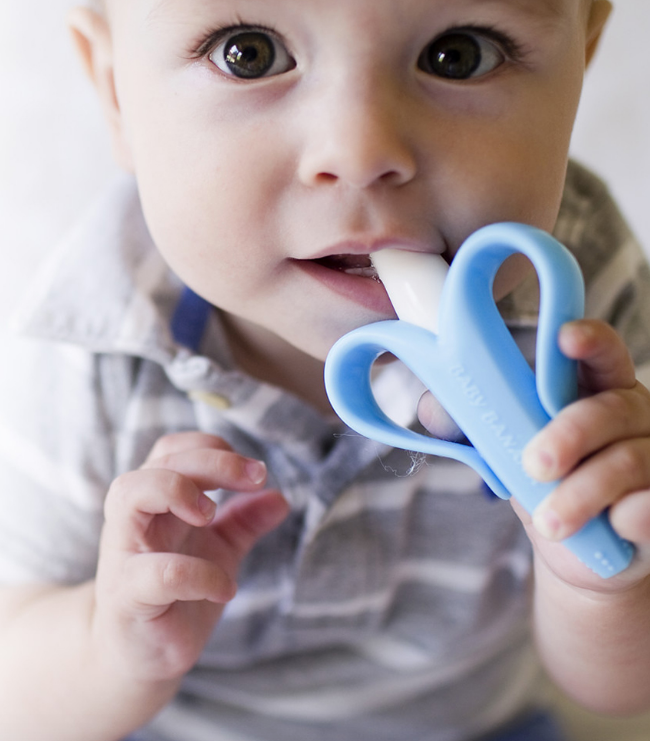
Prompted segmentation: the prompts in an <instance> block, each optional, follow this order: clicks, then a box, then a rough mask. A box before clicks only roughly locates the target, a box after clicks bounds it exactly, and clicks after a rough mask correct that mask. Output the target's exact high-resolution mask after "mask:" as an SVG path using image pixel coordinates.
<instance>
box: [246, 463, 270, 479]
mask: <svg viewBox="0 0 650 741" xmlns="http://www.w3.org/2000/svg"><path fill="white" fill-rule="evenodd" d="M246 475H247V476H248V478H249V479H250V480H251V481H252V482H253V483H254V484H261V483H262V482H263V481H264V480H265V479H266V464H265V463H264V462H263V461H256V460H249V461H247V463H246Z"/></svg>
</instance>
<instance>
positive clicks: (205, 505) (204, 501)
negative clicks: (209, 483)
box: [197, 494, 217, 520]
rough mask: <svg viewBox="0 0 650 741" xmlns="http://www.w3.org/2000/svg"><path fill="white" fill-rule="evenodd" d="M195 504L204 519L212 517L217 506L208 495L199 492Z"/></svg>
mask: <svg viewBox="0 0 650 741" xmlns="http://www.w3.org/2000/svg"><path fill="white" fill-rule="evenodd" d="M197 505H198V508H199V511H200V512H201V514H202V515H203V516H204V517H205V519H206V520H208V519H212V517H214V511H215V509H216V508H217V505H216V504H215V503H214V502H213V501H212V499H210V497H208V496H206V495H205V494H201V495H200V496H199V501H198V503H197Z"/></svg>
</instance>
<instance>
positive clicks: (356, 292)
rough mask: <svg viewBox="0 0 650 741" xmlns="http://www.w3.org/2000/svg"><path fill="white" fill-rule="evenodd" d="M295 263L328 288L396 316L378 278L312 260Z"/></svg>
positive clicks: (382, 312) (384, 315) (381, 313)
mask: <svg viewBox="0 0 650 741" xmlns="http://www.w3.org/2000/svg"><path fill="white" fill-rule="evenodd" d="M295 264H296V265H297V266H298V267H299V268H300V269H301V270H303V271H304V272H305V273H307V275H309V276H310V277H311V278H313V279H315V280H317V281H318V282H319V283H321V285H324V286H325V287H326V288H327V289H329V290H330V291H332V292H333V293H336V294H337V295H339V296H341V297H342V298H345V299H347V300H348V301H352V302H354V303H355V304H358V305H359V306H363V307H364V308H366V309H370V310H371V311H373V312H375V313H377V314H379V315H380V316H382V317H391V316H392V317H394V316H395V311H394V309H393V305H392V304H391V302H390V299H389V298H388V294H387V293H386V289H385V288H384V286H383V285H382V284H381V283H380V282H379V281H377V280H375V279H373V278H365V277H363V276H361V275H350V274H348V273H345V272H343V271H342V270H333V269H332V268H327V267H325V266H324V265H320V264H319V263H317V262H313V261H311V260H296V261H295Z"/></svg>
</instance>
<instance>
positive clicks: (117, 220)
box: [12, 176, 183, 363]
mask: <svg viewBox="0 0 650 741" xmlns="http://www.w3.org/2000/svg"><path fill="white" fill-rule="evenodd" d="M182 288H183V286H182V284H181V282H180V280H179V279H178V278H177V277H176V276H175V275H174V274H173V273H172V272H171V271H170V270H169V268H168V267H167V265H166V264H165V262H164V261H163V259H162V257H161V256H160V254H159V253H158V251H157V249H156V248H155V246H154V244H153V241H152V239H151V236H150V234H149V231H148V229H147V226H146V224H145V220H144V216H143V214H142V208H141V206H140V200H139V196H138V192H137V187H136V184H135V180H134V179H133V178H132V177H130V176H120V177H119V178H118V179H117V180H116V181H115V182H114V183H112V185H111V187H110V188H109V189H108V191H107V192H106V193H105V194H104V195H103V196H102V197H101V198H100V199H99V201H98V202H97V203H96V204H95V205H94V207H93V208H92V209H91V210H90V212H89V213H88V215H87V216H86V217H85V218H84V219H83V220H82V221H81V222H80V223H79V224H78V225H77V226H76V227H75V228H74V229H73V230H72V231H71V232H69V233H68V234H67V235H66V236H65V237H64V238H63V239H62V241H61V242H60V243H59V244H58V245H57V247H56V248H55V249H54V251H53V253H52V255H51V257H50V258H49V259H48V260H47V261H46V263H45V264H44V265H43V268H42V270H41V271H40V272H39V273H38V274H37V277H36V280H35V281H34V283H33V284H32V285H31V287H30V289H29V291H28V293H27V295H26V297H25V299H24V300H23V301H22V302H21V304H20V306H19V307H18V311H17V312H16V314H15V316H14V318H13V322H12V324H13V327H14V328H15V329H16V330H18V331H20V332H21V333H23V334H26V335H28V336H32V337H38V338H41V339H50V340H57V341H60V342H69V343H73V344H77V345H81V346H83V347H85V348H88V349H89V350H91V351H94V352H109V353H127V354H131V355H137V356H142V357H145V358H149V359H151V360H155V361H157V362H160V363H167V362H169V361H170V360H171V359H172V358H173V357H174V356H175V355H176V354H177V352H178V350H179V346H178V345H177V344H176V343H175V341H174V339H173V337H172V333H171V330H170V318H171V316H172V314H173V311H174V308H175V306H176V303H177V301H178V298H179V296H180V294H181V291H182Z"/></svg>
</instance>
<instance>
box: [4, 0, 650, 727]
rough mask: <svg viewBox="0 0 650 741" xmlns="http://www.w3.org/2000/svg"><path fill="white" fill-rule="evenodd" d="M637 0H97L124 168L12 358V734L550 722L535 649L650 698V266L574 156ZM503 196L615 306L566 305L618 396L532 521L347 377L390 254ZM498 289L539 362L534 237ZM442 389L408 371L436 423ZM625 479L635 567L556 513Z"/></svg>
mask: <svg viewBox="0 0 650 741" xmlns="http://www.w3.org/2000/svg"><path fill="white" fill-rule="evenodd" d="M609 11H610V4H609V2H607V0H107V1H106V2H105V3H103V4H102V5H101V6H99V5H98V6H97V7H94V8H92V9H91V8H78V9H76V10H74V11H73V13H72V14H71V16H70V25H71V28H72V32H73V36H74V39H75V42H76V45H77V47H78V49H79V51H80V54H81V58H82V60H83V62H84V65H85V67H86V69H87V71H88V73H89V76H90V78H91V80H92V82H93V83H94V85H95V87H96V89H97V92H98V94H99V98H100V100H101V103H102V106H103V109H104V112H105V114H106V119H107V121H108V124H109V128H110V134H111V140H112V147H113V151H114V154H115V158H116V159H117V161H118V162H119V164H120V165H121V166H122V167H123V169H124V170H125V171H126V174H125V176H124V178H122V179H120V180H119V181H118V182H117V183H115V184H114V185H113V186H112V187H111V189H110V190H109V191H108V192H107V194H106V196H105V197H104V198H103V199H102V200H101V202H100V203H99V204H98V205H97V207H96V208H95V209H94V210H93V212H92V213H91V214H90V215H89V216H88V217H87V218H86V219H85V220H84V221H83V222H82V223H81V224H80V226H79V227H78V228H77V229H76V230H75V231H74V232H73V233H72V234H71V235H70V237H69V239H67V240H66V242H65V243H64V244H63V245H62V247H61V249H59V250H58V251H57V253H56V255H55V257H54V258H53V260H52V262H51V263H50V264H49V265H48V266H47V269H46V271H45V272H44V274H43V275H42V277H41V278H40V279H39V281H38V282H37V284H36V286H35V288H34V291H33V292H32V293H31V294H30V297H29V298H28V300H27V301H26V303H25V305H24V306H23V307H22V309H21V312H20V316H19V318H18V320H17V321H18V323H19V326H20V328H21V330H22V332H23V333H24V334H27V335H29V336H30V337H31V339H24V338H22V339H19V340H16V342H15V346H14V345H12V355H13V357H14V358H15V363H14V364H13V367H12V369H11V374H12V375H11V376H10V379H9V380H6V379H5V382H4V383H3V384H2V391H1V394H2V395H1V397H0V399H1V403H2V415H3V430H4V431H3V435H4V437H6V439H7V440H10V441H11V444H10V445H9V444H7V445H4V447H3V448H2V465H1V467H0V481H1V486H0V491H2V495H0V496H2V497H3V499H2V503H3V506H2V508H0V533H2V537H1V538H0V583H2V585H3V587H2V589H1V590H0V626H1V630H0V647H1V655H2V661H1V662H0V688H1V690H2V694H1V696H2V697H3V705H4V707H3V712H2V713H1V714H0V737H2V738H3V739H7V740H8V741H29V740H30V739H38V740H39V741H42V739H45V738H47V739H48V741H58V740H61V741H76V740H77V739H79V740H80V741H82V740H83V741H119V739H123V738H126V737H129V738H132V739H138V740H140V741H201V740H202V739H208V738H210V739H215V741H216V740H219V741H222V740H223V741H226V740H228V741H230V740H231V739H232V740H237V741H286V740H287V739H290V738H296V739H300V740H301V741H310V740H311V739H313V740H314V741H321V740H323V741H325V740H326V739H336V740H337V741H352V740H353V739H354V741H370V739H372V741H378V740H381V739H390V740H391V741H392V740H393V739H400V740H401V741H408V740H413V741H414V740H415V739H418V740H419V739H427V741H443V739H444V741H474V740H476V739H487V738H490V739H495V740H496V739H498V740H499V741H506V739H507V740H508V741H514V740H515V739H526V740H527V741H534V740H539V741H552V740H554V739H559V738H560V736H559V732H558V731H557V729H556V728H554V726H553V723H552V721H551V720H550V719H548V718H546V717H545V716H544V715H542V714H540V713H539V710H538V704H537V703H536V700H537V699H538V698H537V697H536V692H537V686H538V685H537V679H538V675H539V673H538V662H537V659H536V655H537V654H539V655H540V656H541V657H542V660H543V663H544V665H545V666H546V668H547V669H548V670H549V671H550V672H551V674H552V675H553V677H554V678H555V679H556V681H558V682H559V683H560V685H561V686H562V687H563V688H565V689H566V691H567V692H569V693H570V694H571V695H572V696H574V697H575V698H577V699H578V700H579V701H580V702H582V703H584V704H585V705H587V706H589V707H592V708H595V709H597V710H599V711H602V712H613V713H628V712H634V711H637V710H640V709H644V708H647V707H648V706H649V705H650V687H649V686H648V682H647V676H648V671H649V669H650V638H649V636H650V631H649V630H648V627H649V618H648V616H649V615H650V579H649V575H650V394H649V393H648V391H647V390H646V389H645V388H644V387H643V386H642V385H641V384H640V383H638V382H637V380H636V377H635V365H636V366H637V368H638V367H640V366H641V365H643V364H645V363H647V362H648V361H650V334H649V332H648V326H650V306H649V304H648V295H649V287H650V286H649V283H648V281H649V280H650V279H649V277H648V269H647V267H646V265H645V263H644V261H643V258H642V257H641V252H640V250H639V249H638V247H637V246H636V245H635V243H634V241H633V239H632V238H631V236H630V235H629V232H628V231H627V229H626V227H625V225H624V224H623V223H622V220H621V218H620V216H619V214H618V212H617V210H616V208H615V206H614V205H613V204H612V202H611V200H610V199H609V196H608V195H607V192H606V190H605V189H604V187H603V186H602V185H601V184H600V183H599V181H597V180H596V179H595V178H594V177H593V176H592V175H590V174H589V173H587V172H586V171H585V170H583V169H582V168H580V167H579V166H577V165H575V164H572V163H571V164H569V163H568V148H569V140H570V136H571V130H572V126H573V122H574V117H575V114H576V109H577V106H578V101H579V97H580V91H581V86H582V79H583V74H584V71H585V67H586V65H587V64H588V62H589V60H590V58H591V57H592V55H593V54H594V51H595V49H596V46H597V43H598V39H599V37H600V34H601V31H602V29H603V26H604V24H605V22H606V20H607V17H608V14H609ZM499 221H516V222H524V223H527V224H532V225H534V226H537V227H540V228H542V229H545V230H548V231H554V233H555V235H556V236H557V237H558V238H559V239H560V240H561V241H563V242H564V243H565V244H566V245H567V246H568V247H569V248H570V249H571V250H572V251H573V252H574V254H575V255H576V257H577V258H578V260H579V262H580V263H581V267H582V269H583V272H584V275H585V279H586V283H587V297H588V306H589V309H590V318H589V319H586V320H584V321H580V322H574V323H571V324H569V325H566V326H565V327H563V329H562V331H561V333H560V336H559V343H560V347H561V349H562V351H563V352H564V353H565V354H566V355H568V356H569V357H571V358H574V359H575V360H577V361H579V367H580V380H581V385H582V390H583V398H582V399H581V400H580V401H578V402H576V403H575V404H573V405H571V406H569V407H567V408H566V409H565V410H563V412H562V413H561V414H560V415H558V416H557V417H556V418H555V419H554V420H553V421H552V422H551V423H549V425H548V426H547V427H546V428H544V430H543V431H542V432H541V433H540V434H539V435H538V436H537V438H535V439H534V440H533V441H532V443H531V444H530V445H529V447H528V448H527V450H526V451H525V456H524V461H525V466H526V468H527V471H528V472H529V474H530V475H531V476H533V477H534V478H537V479H539V480H540V481H552V480H554V479H558V478H562V479H563V481H562V483H561V484H560V485H559V486H558V487H557V489H556V490H555V492H554V493H553V494H552V495H551V496H550V497H549V498H548V500H547V501H545V502H544V504H543V505H542V506H540V507H539V508H538V510H537V511H536V512H535V514H534V517H533V518H532V521H531V519H530V518H529V517H528V516H526V515H525V513H523V512H521V511H519V510H518V509H517V511H516V512H515V511H514V510H513V508H512V507H510V506H509V505H507V504H504V503H501V502H498V501H495V500H494V499H493V498H490V497H489V496H486V493H485V490H484V487H483V486H482V483H481V482H480V481H479V480H478V479H477V477H476V475H475V474H474V473H473V472H472V471H469V470H468V469H466V468H465V467H463V466H461V465H460V464H458V463H455V462H453V461H445V460H438V459H431V460H429V461H427V462H426V463H425V464H423V465H420V466H415V467H413V466H411V461H410V459H409V457H408V455H407V454H406V453H403V452H401V451H396V450H389V449H387V448H385V447H382V446H380V445H378V444H375V443H372V442H370V441H367V440H364V439H361V438H360V437H358V436H356V435H352V434H351V433H350V432H349V431H347V432H346V429H345V428H344V427H343V426H342V425H341V424H340V423H339V422H338V421H337V420H336V419H335V418H334V416H333V414H332V412H331V408H330V406H329V403H328V401H327V397H326V395H325V392H324V386H323V380H322V374H323V362H324V360H325V357H326V355H327V352H328V350H329V349H330V347H331V346H332V344H333V343H334V342H335V341H336V340H337V339H338V338H339V337H341V336H342V335H343V334H345V333H346V332H348V331H349V330H351V329H354V328H356V327H359V326H362V325H364V324H367V323H369V322H373V321H378V320H380V319H386V318H391V317H393V316H394V314H393V309H392V307H391V305H390V302H389V300H388V297H387V294H386V292H385V290H384V288H383V286H382V285H381V284H380V283H379V282H377V281H376V280H374V279H373V277H372V275H371V271H369V270H368V267H369V265H370V260H369V255H370V254H371V253H373V252H374V251H377V250H380V249H382V248H383V247H385V246H386V245H388V244H390V245H391V246H393V247H397V248H398V249H403V250H414V251H421V252H432V253H438V254H442V255H443V256H444V257H445V259H446V260H447V261H448V262H450V261H452V260H453V258H454V255H455V253H456V251H457V250H458V249H459V247H460V245H461V244H462V242H463V241H464V240H465V238H466V237H468V236H469V235H470V234H471V233H473V232H474V231H475V230H476V229H478V228H480V227H482V226H484V225H486V224H490V223H493V222H499ZM186 287H187V288H189V289H191V292H190V291H187V290H186ZM495 292H496V294H497V296H498V298H500V299H501V298H503V302H502V303H501V310H502V313H503V315H504V317H505V318H506V320H507V321H508V322H509V324H510V326H511V328H512V331H513V333H514V335H515V337H516V339H517V341H518V342H519V344H520V346H521V348H522V350H523V351H524V352H525V353H526V354H527V357H528V358H529V359H530V361H531V362H533V361H534V358H533V356H532V355H533V351H532V350H531V347H533V346H534V343H533V342H531V339H532V338H534V334H535V318H536V310H537V301H536V296H535V279H534V274H532V273H531V271H530V269H529V265H528V263H527V262H526V261H525V260H524V259H522V258H520V257H517V258H513V259H511V260H510V261H509V262H508V263H507V264H506V265H505V266H504V268H503V269H502V271H501V272H500V274H499V276H498V280H497V282H496V285H495ZM199 297H200V298H199ZM7 373H9V371H7ZM420 393H421V391H420V389H419V388H418V387H417V385H416V384H415V383H414V382H413V381H412V379H410V378H409V376H408V373H406V372H405V369H404V368H403V367H402V366H400V365H399V364H397V363H387V364H385V366H383V367H382V368H381V369H380V370H379V373H378V378H377V395H378V396H379V397H381V398H382V399H383V400H384V403H385V404H386V406H387V408H389V410H390V411H391V413H392V414H393V415H394V416H395V417H396V418H397V419H399V420H401V421H402V422H403V423H404V424H407V425H408V424H413V423H415V422H416V420H415V419H414V410H415V408H416V405H417V401H418V397H419V395H420ZM431 409H432V405H430V404H428V403H427V402H426V401H425V402H424V403H423V404H422V406H421V421H422V422H423V423H424V424H425V425H426V426H427V427H428V428H430V430H431V431H432V432H434V433H435V432H436V431H439V430H440V429H441V428H442V427H444V426H445V425H446V422H445V420H444V419H440V418H439V417H438V416H437V415H436V414H435V413H432V412H431ZM407 472H408V473H409V475H408V476H405V475H404V474H405V473H407ZM217 502H218V505H217ZM606 508H609V514H610V518H611V521H612V524H613V526H614V528H615V529H616V530H617V532H618V533H619V534H620V535H621V536H622V537H624V538H626V539H629V540H631V541H632V542H633V543H634V544H635V546H636V556H635V560H634V562H633V564H632V565H631V566H630V567H629V568H628V569H627V570H626V571H625V572H623V573H622V574H620V575H619V576H616V577H613V578H611V579H608V580H603V579H601V578H599V577H597V576H596V575H595V574H593V573H591V572H590V571H589V570H588V569H586V568H585V567H583V566H582V565H581V564H580V563H579V562H578V561H577V560H576V559H575V558H574V557H572V556H571V554H569V553H568V552H567V551H566V549H565V548H564V547H563V546H562V545H561V544H559V542H558V541H560V540H562V539H563V538H565V537H567V536H568V535H570V534H572V533H573V532H575V531H576V530H577V529H579V528H580V527H581V526H582V525H583V524H584V523H585V522H587V521H588V520H589V519H590V518H591V517H593V516H594V515H596V514H597V513H599V512H601V511H603V510H604V509H606ZM515 509H516V505H515ZM522 522H523V527H522ZM236 583H237V584H238V586H239V589H238V591H237V595H236V596H235V591H236ZM531 615H532V620H531ZM533 626H534V630H533V629H532V628H533ZM533 632H534V635H535V639H536V644H537V652H533V651H532V649H531V644H532V640H531V633H533ZM535 734H538V735H535Z"/></svg>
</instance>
